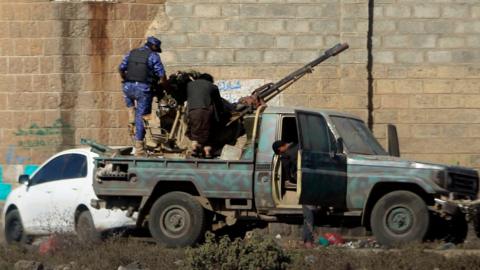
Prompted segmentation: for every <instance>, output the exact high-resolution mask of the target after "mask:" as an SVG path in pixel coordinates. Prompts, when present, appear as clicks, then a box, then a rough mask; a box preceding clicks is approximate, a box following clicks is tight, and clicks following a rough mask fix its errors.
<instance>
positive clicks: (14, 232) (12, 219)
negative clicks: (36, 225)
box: [5, 209, 32, 244]
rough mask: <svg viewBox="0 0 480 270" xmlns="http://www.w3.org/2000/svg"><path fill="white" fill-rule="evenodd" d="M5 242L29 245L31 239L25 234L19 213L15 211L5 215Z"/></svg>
mask: <svg viewBox="0 0 480 270" xmlns="http://www.w3.org/2000/svg"><path fill="white" fill-rule="evenodd" d="M5 240H6V242H7V244H15V243H19V244H30V243H31V242H32V241H31V240H32V238H31V237H30V236H28V235H26V234H25V231H24V229H23V224H22V219H21V218H20V212H19V211H18V210H17V209H15V210H12V211H10V212H8V213H7V214H6V215H5Z"/></svg>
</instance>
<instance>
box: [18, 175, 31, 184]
mask: <svg viewBox="0 0 480 270" xmlns="http://www.w3.org/2000/svg"><path fill="white" fill-rule="evenodd" d="M18 183H20V184H29V183H30V176H29V175H28V174H22V175H20V176H19V177H18Z"/></svg>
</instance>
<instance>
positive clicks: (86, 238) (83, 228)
mask: <svg viewBox="0 0 480 270" xmlns="http://www.w3.org/2000/svg"><path fill="white" fill-rule="evenodd" d="M75 231H76V232H77V236H78V239H79V240H80V242H82V243H96V242H99V241H100V240H101V233H100V232H98V231H97V229H96V228H95V224H94V223H93V218H92V214H90V211H88V210H83V211H82V212H80V214H79V215H78V217H77V223H76V225H75Z"/></svg>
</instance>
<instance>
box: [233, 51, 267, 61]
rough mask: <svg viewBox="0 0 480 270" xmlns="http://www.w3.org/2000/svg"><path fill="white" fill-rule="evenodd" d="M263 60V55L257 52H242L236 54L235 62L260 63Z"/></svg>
mask: <svg viewBox="0 0 480 270" xmlns="http://www.w3.org/2000/svg"><path fill="white" fill-rule="evenodd" d="M262 60H263V53H262V52H261V51H255V50H240V51H236V52H235V62H239V63H259V62H261V61H262Z"/></svg>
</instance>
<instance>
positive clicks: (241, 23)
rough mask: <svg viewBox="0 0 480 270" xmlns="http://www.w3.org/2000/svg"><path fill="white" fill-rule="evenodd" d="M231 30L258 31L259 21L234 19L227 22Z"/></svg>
mask: <svg viewBox="0 0 480 270" xmlns="http://www.w3.org/2000/svg"><path fill="white" fill-rule="evenodd" d="M227 29H228V31H229V32H256V31H257V22H256V21H251V20H244V19H234V20H231V21H228V22H227Z"/></svg>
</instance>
